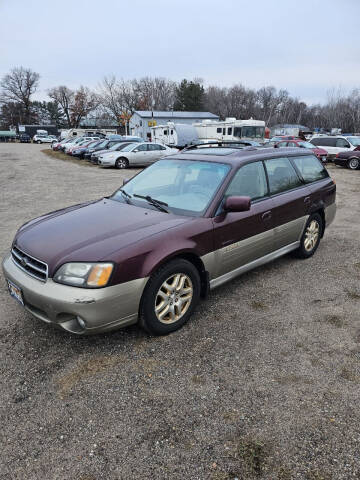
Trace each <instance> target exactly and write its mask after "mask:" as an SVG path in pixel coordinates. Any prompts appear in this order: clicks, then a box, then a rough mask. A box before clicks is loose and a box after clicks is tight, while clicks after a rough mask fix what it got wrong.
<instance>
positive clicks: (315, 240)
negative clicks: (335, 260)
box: [294, 213, 324, 258]
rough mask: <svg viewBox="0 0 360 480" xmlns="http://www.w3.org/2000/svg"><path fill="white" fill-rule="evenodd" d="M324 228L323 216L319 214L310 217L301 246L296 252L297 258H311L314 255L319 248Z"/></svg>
mask: <svg viewBox="0 0 360 480" xmlns="http://www.w3.org/2000/svg"><path fill="white" fill-rule="evenodd" d="M323 228H324V225H323V219H322V218H321V216H320V215H319V214H318V213H314V214H313V215H310V218H309V219H308V221H307V222H306V225H305V228H304V232H303V234H302V236H301V239H300V246H299V248H298V249H297V250H295V252H294V253H295V256H296V257H297V258H309V257H311V256H312V255H314V253H315V252H316V250H317V248H318V246H319V243H320V240H321V236H322V232H323Z"/></svg>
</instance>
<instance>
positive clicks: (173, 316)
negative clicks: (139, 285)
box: [139, 259, 200, 335]
mask: <svg viewBox="0 0 360 480" xmlns="http://www.w3.org/2000/svg"><path fill="white" fill-rule="evenodd" d="M199 297H200V275H199V272H198V270H197V268H196V267H195V266H194V265H193V264H192V263H190V262H188V261H187V260H183V259H176V260H172V261H171V262H169V263H167V264H166V265H164V266H163V267H161V268H159V270H157V271H156V272H155V273H154V274H153V275H152V276H151V277H150V279H149V281H148V284H147V286H146V288H145V291H144V294H143V298H142V301H141V305H140V315H139V317H140V324H141V326H142V327H143V328H144V329H145V330H146V331H148V332H149V333H152V334H155V335H166V334H168V333H170V332H173V331H175V330H177V329H178V328H180V327H182V326H183V325H184V323H186V322H187V321H188V319H189V318H190V316H191V314H192V313H193V311H194V309H195V307H196V305H197V304H198V302H199Z"/></svg>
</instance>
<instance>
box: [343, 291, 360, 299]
mask: <svg viewBox="0 0 360 480" xmlns="http://www.w3.org/2000/svg"><path fill="white" fill-rule="evenodd" d="M345 292H346V294H347V296H348V297H349V298H351V299H352V300H360V293H358V292H355V291H354V290H345Z"/></svg>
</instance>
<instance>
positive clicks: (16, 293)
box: [7, 280, 24, 306]
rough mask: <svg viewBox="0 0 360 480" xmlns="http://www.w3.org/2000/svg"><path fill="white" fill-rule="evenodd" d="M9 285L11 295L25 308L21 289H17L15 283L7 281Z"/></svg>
mask: <svg viewBox="0 0 360 480" xmlns="http://www.w3.org/2000/svg"><path fill="white" fill-rule="evenodd" d="M7 284H8V289H9V293H10V295H11V296H12V297H14V298H15V300H17V301H18V302H19V303H20V305H22V306H24V300H23V296H22V292H21V288H19V287H17V286H16V285H15V284H14V283H12V282H10V280H7Z"/></svg>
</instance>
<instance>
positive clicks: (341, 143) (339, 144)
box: [336, 138, 350, 148]
mask: <svg viewBox="0 0 360 480" xmlns="http://www.w3.org/2000/svg"><path fill="white" fill-rule="evenodd" d="M336 146H337V147H340V148H349V147H350V145H349V142H348V141H347V140H345V139H344V138H338V139H337V140H336Z"/></svg>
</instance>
